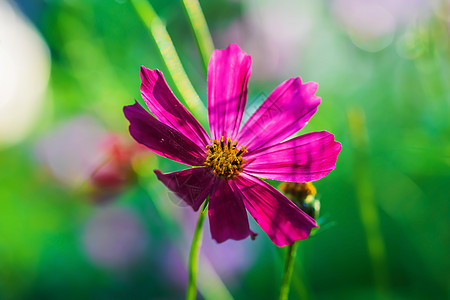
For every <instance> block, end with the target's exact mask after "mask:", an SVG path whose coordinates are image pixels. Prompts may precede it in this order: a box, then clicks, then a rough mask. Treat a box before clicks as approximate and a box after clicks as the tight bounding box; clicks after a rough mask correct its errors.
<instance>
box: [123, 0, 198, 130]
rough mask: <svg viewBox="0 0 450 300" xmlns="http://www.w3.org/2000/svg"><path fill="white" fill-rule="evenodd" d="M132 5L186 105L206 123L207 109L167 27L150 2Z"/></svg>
mask: <svg viewBox="0 0 450 300" xmlns="http://www.w3.org/2000/svg"><path fill="white" fill-rule="evenodd" d="M131 3H132V4H133V7H134V9H135V10H136V12H137V14H138V15H139V17H140V18H141V20H142V22H143V23H144V25H145V26H146V27H147V29H148V30H149V31H150V34H151V36H152V37H153V39H154V40H155V42H156V45H157V46H158V49H159V52H160V53H161V56H162V58H163V61H164V63H165V64H166V66H167V69H168V70H169V73H170V76H171V77H172V79H173V81H174V83H175V86H176V88H177V90H178V92H179V93H180V95H181V97H182V99H183V101H184V103H186V105H187V106H188V107H189V109H190V110H191V112H192V113H193V114H194V116H195V117H196V118H197V119H199V120H200V121H202V122H206V116H207V112H206V107H205V105H204V104H203V102H202V101H201V100H200V97H199V96H198V94H197V92H196V91H195V90H194V87H193V86H192V83H191V82H190V81H189V78H188V77H187V75H186V72H185V71H184V68H183V65H182V64H181V61H180V58H179V56H178V54H177V51H176V50H175V47H174V45H173V42H172V40H171V38H170V36H169V33H168V32H167V30H166V26H165V25H164V23H163V22H162V21H161V19H160V18H159V17H158V15H157V14H156V12H155V10H154V9H153V7H152V6H151V4H150V3H149V2H148V1H146V0H131Z"/></svg>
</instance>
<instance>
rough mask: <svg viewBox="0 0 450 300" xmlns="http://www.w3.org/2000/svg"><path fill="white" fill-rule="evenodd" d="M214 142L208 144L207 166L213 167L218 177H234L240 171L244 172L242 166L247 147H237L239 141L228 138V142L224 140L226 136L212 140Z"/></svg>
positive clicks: (212, 169)
mask: <svg viewBox="0 0 450 300" xmlns="http://www.w3.org/2000/svg"><path fill="white" fill-rule="evenodd" d="M212 142H213V143H212V144H211V145H208V146H206V148H208V152H207V153H206V161H205V166H206V167H208V168H209V169H211V171H213V172H214V174H216V176H218V177H222V178H226V179H233V178H234V177H236V176H237V175H238V174H239V173H240V172H242V166H243V165H244V162H245V160H244V159H243V158H242V155H243V154H244V152H246V151H247V150H246V148H245V147H241V149H240V150H238V148H237V144H238V141H236V142H234V143H233V141H232V140H231V139H230V138H227V142H225V141H224V137H222V138H221V139H220V141H218V140H212Z"/></svg>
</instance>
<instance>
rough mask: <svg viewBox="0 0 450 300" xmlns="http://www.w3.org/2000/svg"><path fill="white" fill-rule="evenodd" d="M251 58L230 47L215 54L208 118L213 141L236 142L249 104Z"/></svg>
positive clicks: (213, 55)
mask: <svg viewBox="0 0 450 300" xmlns="http://www.w3.org/2000/svg"><path fill="white" fill-rule="evenodd" d="M251 65H252V59H251V57H250V55H248V54H247V53H245V52H244V51H242V50H241V48H239V46H238V45H234V44H231V45H230V46H229V47H228V48H226V49H220V50H215V51H214V53H213V54H212V56H211V60H210V61H209V65H208V79H207V81H208V115H209V125H210V128H211V137H212V138H213V139H220V138H221V137H222V136H226V137H230V138H231V139H234V138H235V137H236V135H237V133H238V130H239V127H240V125H241V120H242V116H243V113H244V109H245V105H246V103H247V94H248V90H247V83H248V79H249V77H250V73H251Z"/></svg>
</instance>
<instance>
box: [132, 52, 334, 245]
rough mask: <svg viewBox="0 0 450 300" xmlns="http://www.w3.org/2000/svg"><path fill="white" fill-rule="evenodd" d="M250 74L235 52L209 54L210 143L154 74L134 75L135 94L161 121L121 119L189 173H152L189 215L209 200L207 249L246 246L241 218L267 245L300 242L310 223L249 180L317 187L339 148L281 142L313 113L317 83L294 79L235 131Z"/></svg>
mask: <svg viewBox="0 0 450 300" xmlns="http://www.w3.org/2000/svg"><path fill="white" fill-rule="evenodd" d="M250 73H251V57H250V56H249V55H247V54H246V53H245V52H243V51H242V50H241V49H240V48H239V46H237V45H230V46H229V47H228V48H227V49H224V50H215V51H214V53H213V55H212V57H211V60H210V63H209V67H208V115H209V123H210V129H211V137H212V140H210V138H209V136H208V134H207V133H206V131H205V130H204V129H203V127H202V126H201V125H200V123H198V121H197V120H196V119H195V118H194V117H193V116H192V115H191V114H190V113H189V112H188V111H187V110H186V109H185V108H184V106H183V105H182V104H181V103H180V102H179V101H178V99H176V97H175V96H174V94H173V93H172V91H171V90H170V88H169V87H168V86H167V83H166V82H165V80H164V77H163V75H162V73H161V72H160V71H158V70H153V71H152V70H149V69H146V68H144V67H142V68H141V78H142V85H141V93H142V97H143V98H144V100H145V102H146V104H147V106H148V107H149V109H150V111H151V112H152V113H153V114H154V115H155V116H156V118H158V119H159V120H158V119H156V118H154V117H153V116H152V115H150V114H149V113H148V112H147V111H146V110H145V109H144V108H143V107H142V106H141V105H140V104H139V103H137V102H136V103H135V104H133V105H129V106H125V107H124V113H125V116H126V118H127V119H128V120H129V121H130V128H129V130H130V134H131V136H132V137H133V138H134V139H135V140H136V141H137V142H139V143H141V144H143V145H145V146H147V147H148V148H150V149H151V150H152V151H154V152H155V153H157V154H159V155H162V156H165V157H168V158H170V159H172V160H174V161H177V162H180V163H184V164H187V165H191V166H195V167H196V168H191V169H187V170H183V171H179V172H174V173H167V174H163V173H161V172H160V171H159V170H155V173H156V175H157V177H158V179H159V180H160V181H162V182H163V183H164V184H165V185H166V186H167V187H168V188H169V189H170V190H172V191H173V192H174V193H175V194H176V195H177V196H179V197H180V198H181V199H183V200H184V201H185V202H186V203H187V204H189V205H190V206H191V207H192V208H193V209H194V210H198V209H199V208H200V206H201V205H202V203H203V202H204V200H205V199H206V197H207V196H208V195H209V207H208V216H209V222H210V229H211V235H212V238H213V239H215V240H216V241H217V242H219V243H221V242H224V241H225V240H227V239H235V240H240V239H244V238H246V237H248V236H250V235H251V236H254V235H255V234H254V233H253V232H252V231H251V230H250V227H249V222H248V218H247V212H246V209H247V210H248V211H249V212H250V214H251V215H252V216H253V217H254V219H255V220H256V222H257V223H258V224H259V225H260V226H261V227H262V228H263V230H264V231H265V232H266V233H267V234H268V236H269V237H270V239H271V240H272V241H273V242H274V243H275V244H276V245H278V246H284V245H287V244H291V243H293V242H294V241H296V240H301V239H305V238H307V237H308V235H309V233H310V231H311V229H312V228H314V227H317V224H316V221H315V220H314V219H312V218H311V217H309V216H308V215H307V214H305V213H304V212H303V211H302V210H301V209H299V208H298V207H297V206H296V205H294V204H293V203H292V202H291V201H289V200H288V199H287V198H286V197H285V196H283V195H282V194H281V193H280V192H279V191H277V190H276V189H275V188H273V187H272V186H271V185H269V184H268V183H266V182H264V181H262V180H260V179H258V178H257V177H256V176H259V177H263V178H267V179H274V180H281V181H293V182H308V181H314V180H318V179H320V178H322V177H324V176H326V175H327V174H328V173H330V172H331V171H332V170H333V169H334V168H335V166H336V159H337V155H338V154H339V152H340V149H341V144H340V143H338V142H336V141H334V136H333V135H332V134H331V133H329V132H326V131H321V132H312V133H308V134H305V135H302V136H299V137H295V138H293V139H290V140H287V141H285V142H283V141H284V140H286V139H287V138H289V137H290V136H292V135H293V134H294V133H296V132H297V131H298V130H300V129H301V128H303V127H304V126H305V125H306V123H307V122H308V121H309V119H310V118H311V117H312V116H313V115H314V113H315V112H316V111H317V106H318V105H319V104H320V100H321V99H320V98H319V97H317V96H315V95H314V94H315V92H316V90H317V86H318V85H317V83H315V82H307V83H302V81H301V79H300V77H297V78H291V79H289V80H286V81H285V82H283V83H282V84H281V85H280V86H278V87H277V88H276V89H275V90H274V91H273V92H272V94H271V95H269V97H268V98H267V99H266V101H265V102H264V103H263V104H262V105H261V107H260V108H259V109H258V110H257V111H256V112H255V113H254V114H253V116H252V117H250V119H249V120H248V121H247V122H246V124H245V125H244V126H243V128H242V129H239V128H240V124H241V120H242V116H243V113H244V109H245V106H246V102H247V83H248V79H249V77H250ZM238 140H239V141H240V142H241V143H240V145H241V146H240V149H239V146H238ZM211 141H212V143H211ZM242 145H245V146H242ZM247 149H248V150H247Z"/></svg>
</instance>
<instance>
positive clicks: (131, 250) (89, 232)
mask: <svg viewBox="0 0 450 300" xmlns="http://www.w3.org/2000/svg"><path fill="white" fill-rule="evenodd" d="M82 243H83V247H84V250H85V252H86V254H87V256H88V257H89V258H90V260H91V261H93V262H94V263H95V264H97V265H99V266H101V267H105V268H109V269H114V270H121V269H125V268H127V267H130V266H132V265H133V264H134V263H136V262H137V261H138V260H139V258H141V257H142V256H143V255H144V253H145V250H146V249H147V246H148V240H147V234H146V233H145V230H144V226H143V224H142V222H141V220H140V219H139V218H138V216H137V215H136V214H135V213H134V212H133V211H132V210H130V209H127V208H117V207H106V208H104V207H102V208H101V209H99V210H98V211H97V212H95V213H94V215H93V216H92V217H91V219H90V220H89V221H88V222H87V223H86V225H85V228H84V232H83V235H82Z"/></svg>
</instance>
